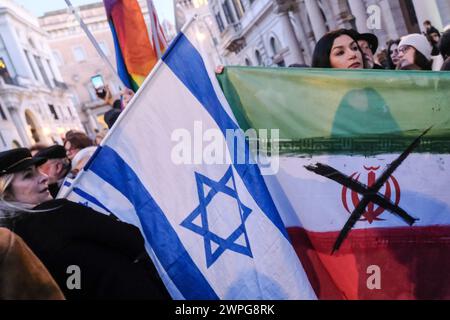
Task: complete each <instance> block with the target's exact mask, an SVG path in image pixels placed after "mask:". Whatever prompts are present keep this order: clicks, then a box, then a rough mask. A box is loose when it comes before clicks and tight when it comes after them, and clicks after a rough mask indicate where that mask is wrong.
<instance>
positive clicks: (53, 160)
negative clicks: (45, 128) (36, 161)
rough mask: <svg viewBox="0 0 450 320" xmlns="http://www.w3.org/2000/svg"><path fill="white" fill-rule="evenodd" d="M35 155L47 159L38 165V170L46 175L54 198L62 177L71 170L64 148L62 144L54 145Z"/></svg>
mask: <svg viewBox="0 0 450 320" xmlns="http://www.w3.org/2000/svg"><path fill="white" fill-rule="evenodd" d="M35 157H37V158H45V159H47V161H46V162H45V163H44V164H43V165H41V166H39V171H41V172H42V173H44V174H46V175H47V176H48V189H49V191H50V194H51V195H52V197H53V198H56V196H57V195H58V192H59V190H60V188H61V185H62V183H63V181H64V178H65V177H66V176H67V174H68V173H69V172H70V170H71V164H70V160H69V158H67V155H66V149H64V147H63V146H59V145H54V146H51V147H48V148H45V149H43V150H41V151H39V152H38V153H36V155H35Z"/></svg>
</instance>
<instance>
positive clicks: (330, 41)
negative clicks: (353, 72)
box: [312, 29, 365, 69]
mask: <svg viewBox="0 0 450 320" xmlns="http://www.w3.org/2000/svg"><path fill="white" fill-rule="evenodd" d="M312 67H313V68H335V69H363V68H364V67H365V60H364V54H363V52H362V51H361V48H360V47H359V45H358V41H357V39H355V34H354V31H352V30H346V29H339V30H336V31H332V32H329V33H327V34H326V35H324V36H323V37H322V38H321V39H320V40H319V42H317V45H316V47H315V49H314V54H313V61H312Z"/></svg>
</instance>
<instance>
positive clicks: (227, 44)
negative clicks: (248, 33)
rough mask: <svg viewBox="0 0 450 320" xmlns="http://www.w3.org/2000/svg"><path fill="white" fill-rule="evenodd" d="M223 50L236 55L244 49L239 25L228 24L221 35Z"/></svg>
mask: <svg viewBox="0 0 450 320" xmlns="http://www.w3.org/2000/svg"><path fill="white" fill-rule="evenodd" d="M220 36H221V38H222V43H223V44H224V45H223V49H224V50H228V51H230V52H235V53H238V52H239V51H241V50H242V48H243V47H245V38H244V36H242V25H241V23H235V24H229V25H228V26H227V27H226V28H225V29H224V30H223V32H222V33H221V35H220Z"/></svg>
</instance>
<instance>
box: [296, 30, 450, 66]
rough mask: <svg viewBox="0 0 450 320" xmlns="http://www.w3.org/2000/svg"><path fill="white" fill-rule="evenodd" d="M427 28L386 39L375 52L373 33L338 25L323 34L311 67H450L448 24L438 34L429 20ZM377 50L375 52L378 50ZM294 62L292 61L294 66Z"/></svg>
mask: <svg viewBox="0 0 450 320" xmlns="http://www.w3.org/2000/svg"><path fill="white" fill-rule="evenodd" d="M424 27H425V30H426V32H424V33H423V34H419V33H415V34H409V35H406V36H404V37H402V38H401V39H397V40H390V41H388V43H387V44H386V45H387V48H386V49H384V50H382V51H381V52H378V46H379V42H378V38H377V37H376V36H375V35H374V34H372V33H359V32H357V31H355V30H352V29H339V30H335V31H331V32H329V33H327V34H326V35H324V36H323V37H322V38H321V39H320V40H319V41H318V42H317V45H316V47H315V49H314V53H313V58H312V65H311V66H312V67H313V68H335V69H379V70H433V71H449V70H450V28H449V27H447V28H446V30H444V32H443V33H442V34H441V32H439V31H438V30H437V29H436V28H435V27H433V26H432V24H431V23H430V21H425V22H424ZM377 52H378V53H377ZM296 66H297V65H293V67H296Z"/></svg>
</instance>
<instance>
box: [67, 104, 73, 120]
mask: <svg viewBox="0 0 450 320" xmlns="http://www.w3.org/2000/svg"><path fill="white" fill-rule="evenodd" d="M67 111H69V115H70V117H71V118H72V119H73V118H74V116H73V113H72V110H70V107H67Z"/></svg>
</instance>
